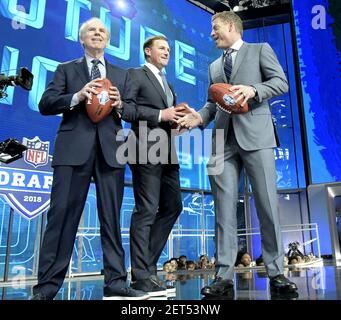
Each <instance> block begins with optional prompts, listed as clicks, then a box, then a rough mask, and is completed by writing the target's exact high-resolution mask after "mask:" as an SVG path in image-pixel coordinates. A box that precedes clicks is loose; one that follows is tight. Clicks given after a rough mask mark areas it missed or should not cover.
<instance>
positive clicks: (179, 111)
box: [161, 102, 202, 135]
mask: <svg viewBox="0 0 341 320" xmlns="http://www.w3.org/2000/svg"><path fill="white" fill-rule="evenodd" d="M161 119H162V121H170V122H171V123H172V130H173V134H175V135H179V134H181V133H183V132H185V131H186V130H187V129H192V128H195V127H197V126H198V125H200V124H201V123H202V119H201V116H200V114H199V113H198V112H196V111H195V110H194V109H193V108H191V107H190V106H189V105H188V104H187V103H186V102H182V103H180V104H178V105H177V106H175V107H174V108H169V109H165V110H162V114H161Z"/></svg>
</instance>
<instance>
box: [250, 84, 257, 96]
mask: <svg viewBox="0 0 341 320" xmlns="http://www.w3.org/2000/svg"><path fill="white" fill-rule="evenodd" d="M251 88H252V90H253V92H254V93H255V97H257V94H258V92H257V89H256V88H255V87H254V86H251Z"/></svg>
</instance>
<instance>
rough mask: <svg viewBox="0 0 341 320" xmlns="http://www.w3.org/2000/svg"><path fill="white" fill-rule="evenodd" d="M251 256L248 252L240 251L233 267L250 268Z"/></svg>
mask: <svg viewBox="0 0 341 320" xmlns="http://www.w3.org/2000/svg"><path fill="white" fill-rule="evenodd" d="M251 262H252V259H251V256H250V254H249V253H248V252H246V251H244V250H241V251H239V252H238V254H237V261H236V263H235V266H237V267H250V266H251Z"/></svg>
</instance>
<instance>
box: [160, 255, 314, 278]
mask: <svg viewBox="0 0 341 320" xmlns="http://www.w3.org/2000/svg"><path fill="white" fill-rule="evenodd" d="M314 259H316V257H315V256H314V255H313V253H310V254H309V255H303V254H293V255H290V254H288V253H287V254H285V256H284V266H285V267H288V265H297V264H301V263H308V262H312V261H313V260H314ZM255 266H258V267H259V266H264V261H263V257H262V255H260V256H259V257H258V258H257V259H255V260H253V259H252V257H251V254H250V253H249V252H247V251H245V250H240V251H239V252H238V255H237V259H236V262H235V267H237V268H243V267H255ZM214 269H215V258H214V257H212V258H211V259H209V257H208V256H207V255H206V254H203V255H201V256H200V257H199V259H198V261H193V260H188V258H187V256H185V255H181V256H179V258H171V259H169V260H167V261H166V262H164V264H163V271H165V272H167V273H173V272H177V271H181V270H187V271H194V270H214Z"/></svg>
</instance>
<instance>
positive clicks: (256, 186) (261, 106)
mask: <svg viewBox="0 0 341 320" xmlns="http://www.w3.org/2000/svg"><path fill="white" fill-rule="evenodd" d="M242 33H243V25H242V21H241V19H240V18H239V16H238V15H236V14H235V13H233V12H227V11H225V12H220V13H217V14H215V15H214V16H213V17H212V32H211V36H212V38H213V39H214V41H215V43H216V46H217V48H220V49H223V50H224V54H223V55H222V56H221V57H219V58H218V59H217V60H215V61H214V62H213V63H212V64H211V65H210V66H209V85H211V84H213V83H223V82H225V83H230V84H233V87H232V88H231V89H233V90H234V91H235V93H234V97H235V100H237V101H242V104H243V105H244V104H245V103H246V102H247V103H248V104H249V111H248V112H247V113H245V114H229V113H226V112H224V111H222V109H221V108H219V106H217V105H216V103H215V102H214V101H213V100H212V99H211V97H208V101H207V103H206V104H205V106H204V107H203V108H202V109H201V110H200V111H199V112H195V111H194V110H192V113H191V114H189V115H187V116H185V117H183V118H182V119H180V120H178V121H177V122H178V123H179V124H181V125H183V126H185V127H187V128H189V129H191V128H194V127H196V126H201V127H202V128H205V127H206V126H207V125H208V124H209V123H210V122H211V121H212V120H213V119H215V130H214V133H213V142H212V150H216V146H215V142H216V134H218V133H216V129H224V131H223V132H224V146H217V147H218V149H219V148H220V149H222V150H221V151H220V152H215V151H213V153H212V157H211V159H210V162H209V166H208V173H209V175H210V183H211V187H212V193H213V197H214V201H215V214H216V237H215V240H216V260H217V264H216V266H217V276H216V279H215V281H214V282H213V283H212V284H211V285H210V286H206V287H204V288H203V289H202V291H201V292H202V294H203V295H205V296H224V295H228V293H230V292H231V291H232V290H231V289H233V270H234V263H235V261H236V256H237V250H238V242H237V217H236V211H237V198H238V184H239V176H240V172H241V169H242V167H244V168H245V170H246V173H247V175H248V177H249V179H250V183H251V186H252V190H253V195H254V199H255V204H256V208H257V214H258V218H259V221H260V230H261V235H262V253H263V259H264V263H265V266H266V270H267V273H268V276H269V277H270V287H271V289H272V290H275V291H277V292H295V291H296V290H297V287H296V285H295V284H294V283H293V282H291V281H289V280H288V279H287V278H285V277H284V275H283V260H284V249H283V245H282V239H281V230H280V225H279V217H278V199H277V193H276V168H275V158H274V150H273V149H274V148H275V147H276V146H277V139H276V134H275V128H274V125H273V122H272V117H271V111H270V107H269V104H268V99H270V98H272V97H274V96H277V95H280V94H283V93H285V92H287V91H288V83H287V80H286V77H285V74H284V72H283V69H282V68H281V66H280V64H279V62H278V60H277V57H276V55H275V53H274V52H273V50H272V49H271V47H270V46H269V44H267V43H261V44H250V43H246V42H244V41H243V40H242ZM219 163H220V165H221V166H219ZM212 164H214V165H213V166H212ZM217 166H218V167H217Z"/></svg>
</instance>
